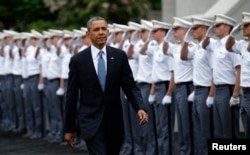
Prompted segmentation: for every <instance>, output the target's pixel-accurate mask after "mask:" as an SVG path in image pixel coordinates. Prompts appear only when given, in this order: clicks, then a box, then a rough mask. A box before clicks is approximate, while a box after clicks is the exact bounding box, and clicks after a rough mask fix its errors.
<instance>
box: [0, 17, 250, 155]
mask: <svg viewBox="0 0 250 155" xmlns="http://www.w3.org/2000/svg"><path fill="white" fill-rule="evenodd" d="M249 25H250V13H248V12H242V21H241V22H240V23H239V24H238V23H237V21H236V20H235V19H233V18H231V17H228V16H225V15H221V14H216V15H215V16H214V20H209V19H206V18H201V17H192V18H191V20H190V21H187V20H184V19H181V18H177V17H174V18H173V23H171V24H170V23H166V22H162V21H157V20H151V21H149V20H143V19H142V20H140V23H136V22H132V21H129V22H128V24H127V25H122V24H116V23H113V24H108V29H109V31H110V35H109V37H108V40H107V44H108V45H109V46H112V47H116V48H121V49H122V50H124V51H125V52H126V53H127V57H128V59H129V64H130V66H131V69H132V73H133V76H134V79H135V80H136V82H137V83H138V86H139V87H140V89H141V93H142V96H143V100H144V104H145V105H146V106H147V112H148V115H149V122H148V123H147V124H146V125H144V126H141V127H140V126H139V125H138V121H137V120H136V118H137V117H136V113H135V112H134V111H133V109H132V107H131V105H130V104H127V103H129V101H127V99H126V96H125V95H124V93H123V91H122V90H121V100H122V106H123V115H124V127H125V137H124V143H123V146H122V148H121V153H120V154H121V155H132V154H133V155H145V154H146V155H172V154H175V153H177V152H175V149H174V138H173V133H174V123H175V117H176V116H177V122H178V136H179V138H178V141H179V151H180V152H179V153H178V154H180V155H205V154H207V139H208V138H240V135H239V134H240V131H239V121H240V118H241V120H242V123H243V127H244V138H250V43H249V42H250V41H249V40H250V26H249ZM86 31H87V30H86V28H81V30H73V31H67V30H63V31H62V30H54V29H50V30H48V31H44V32H43V33H39V32H37V31H35V30H31V32H22V33H17V32H15V31H12V30H3V32H2V33H0V41H1V45H0V46H1V50H0V66H1V68H0V125H1V128H2V129H5V130H11V131H13V132H18V131H25V132H26V133H25V135H23V136H24V137H28V138H31V139H33V138H43V139H45V140H48V141H49V142H51V143H62V142H63V136H64V132H63V122H64V120H63V118H64V103H65V95H64V94H65V92H66V90H67V78H68V71H69V70H68V65H69V62H70V57H71V56H72V55H74V54H77V53H78V52H81V51H82V50H83V49H85V48H86V47H88V46H90V44H91V43H90V41H89V39H88V37H86V36H85V35H86ZM240 32H242V34H240ZM236 37H237V38H240V39H237V38H236ZM240 114H241V117H240ZM76 121H77V120H76ZM79 136H80V133H78V134H76V139H78V146H79V148H84V149H86V146H85V144H84V141H83V140H79V139H80V138H79Z"/></svg>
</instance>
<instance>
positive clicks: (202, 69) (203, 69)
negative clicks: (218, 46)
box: [188, 42, 212, 87]
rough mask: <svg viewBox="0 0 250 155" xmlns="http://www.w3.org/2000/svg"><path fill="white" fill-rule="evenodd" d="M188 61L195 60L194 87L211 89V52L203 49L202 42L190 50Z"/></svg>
mask: <svg viewBox="0 0 250 155" xmlns="http://www.w3.org/2000/svg"><path fill="white" fill-rule="evenodd" d="M188 59H189V60H193V83H194V85H195V86H197V85H199V86H206V87H210V86H211V83H212V64H211V52H209V51H206V50H205V49H204V48H202V42H200V43H199V44H196V45H195V46H194V47H193V48H191V49H190V50H189V52H188Z"/></svg>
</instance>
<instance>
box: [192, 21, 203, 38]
mask: <svg viewBox="0 0 250 155" xmlns="http://www.w3.org/2000/svg"><path fill="white" fill-rule="evenodd" d="M206 31H207V29H206V27H205V26H202V25H197V26H195V27H193V28H192V36H193V38H194V39H197V40H202V39H203V37H204V35H205V34H206Z"/></svg>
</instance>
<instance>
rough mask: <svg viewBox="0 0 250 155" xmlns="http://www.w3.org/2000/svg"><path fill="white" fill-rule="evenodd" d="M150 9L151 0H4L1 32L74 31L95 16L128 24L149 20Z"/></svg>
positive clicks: (0, 8)
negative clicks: (131, 21)
mask: <svg viewBox="0 0 250 155" xmlns="http://www.w3.org/2000/svg"><path fill="white" fill-rule="evenodd" d="M148 8H149V2H148V0H106V1H105V0H2V1H0V29H15V30H18V31H29V30H30V29H32V28H33V29H36V30H46V29H49V28H57V29H74V28H80V27H84V26H85V24H86V22H87V20H88V19H89V18H90V17H93V16H102V17H104V18H106V19H107V20H108V22H110V23H122V24H126V23H127V21H129V20H133V21H136V20H139V19H141V18H146V17H147V12H148Z"/></svg>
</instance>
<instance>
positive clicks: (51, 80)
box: [48, 78, 60, 82]
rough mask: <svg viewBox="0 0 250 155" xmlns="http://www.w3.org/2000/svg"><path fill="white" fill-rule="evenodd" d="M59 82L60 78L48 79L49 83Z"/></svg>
mask: <svg viewBox="0 0 250 155" xmlns="http://www.w3.org/2000/svg"><path fill="white" fill-rule="evenodd" d="M57 80H58V81H59V80H60V78H55V79H48V81H49V82H54V81H57Z"/></svg>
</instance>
